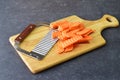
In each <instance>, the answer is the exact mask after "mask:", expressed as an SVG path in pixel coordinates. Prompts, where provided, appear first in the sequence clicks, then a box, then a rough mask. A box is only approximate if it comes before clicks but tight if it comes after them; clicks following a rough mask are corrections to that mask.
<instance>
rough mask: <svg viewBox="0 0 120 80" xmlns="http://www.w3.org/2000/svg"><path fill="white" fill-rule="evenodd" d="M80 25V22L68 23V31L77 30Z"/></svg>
mask: <svg viewBox="0 0 120 80" xmlns="http://www.w3.org/2000/svg"><path fill="white" fill-rule="evenodd" d="M80 24H81V23H80V22H70V23H69V29H70V30H74V29H77V28H79V26H80Z"/></svg>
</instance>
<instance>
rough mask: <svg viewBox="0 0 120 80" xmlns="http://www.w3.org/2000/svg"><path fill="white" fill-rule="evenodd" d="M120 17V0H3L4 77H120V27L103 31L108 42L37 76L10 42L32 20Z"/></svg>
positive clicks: (0, 79)
mask: <svg viewBox="0 0 120 80" xmlns="http://www.w3.org/2000/svg"><path fill="white" fill-rule="evenodd" d="M106 13H107V14H111V15H113V16H115V17H117V18H118V20H120V0H0V80H120V36H119V35H120V26H119V27H118V28H110V29H106V30H104V31H103V32H102V34H103V36H104V38H105V39H106V41H107V44H106V45H105V46H103V47H101V48H98V49H96V50H94V51H92V52H89V53H88V54H85V55H82V56H79V57H77V58H75V59H72V60H70V61H68V62H65V63H63V64H60V65H58V66H55V67H53V68H50V69H48V70H46V71H43V72H41V73H38V74H36V75H33V74H32V73H31V72H30V71H29V70H28V68H27V67H26V65H25V64H24V63H23V61H22V60H21V59H20V57H19V56H18V55H17V54H16V51H15V50H14V49H13V47H12V46H11V45H10V43H9V41H8V39H9V37H10V36H12V35H14V34H17V33H19V32H20V31H21V30H23V29H24V28H25V26H26V25H28V24H29V23H34V22H36V21H47V22H52V21H54V20H57V19H60V18H63V17H66V16H70V15H73V14H74V15H78V16H80V17H82V18H84V19H89V20H96V19H98V18H100V17H102V16H103V15H104V14H106Z"/></svg>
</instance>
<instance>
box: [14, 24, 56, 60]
mask: <svg viewBox="0 0 120 80" xmlns="http://www.w3.org/2000/svg"><path fill="white" fill-rule="evenodd" d="M40 25H41V26H49V25H46V24H43V23H42V24H39V26H40ZM36 27H37V25H35V24H30V25H28V26H27V27H26V28H25V29H24V30H23V31H22V32H21V33H20V34H19V35H18V36H17V38H16V39H15V48H16V49H17V50H18V51H20V52H22V53H25V54H27V55H29V56H32V57H34V58H36V59H43V58H44V57H45V56H46V55H47V53H48V52H49V50H50V49H51V48H52V47H53V45H54V44H55V43H56V42H57V40H58V39H52V37H51V34H52V32H53V31H54V30H53V29H50V31H49V32H48V33H47V35H46V36H45V37H44V38H43V39H42V40H41V41H40V42H39V43H38V44H37V45H36V46H35V48H34V49H33V50H32V51H31V52H28V51H26V50H24V49H22V48H20V47H19V45H20V43H21V42H22V41H24V39H25V38H26V37H27V36H28V35H29V34H30V33H31V32H32V31H33V30H34V29H35V28H36Z"/></svg>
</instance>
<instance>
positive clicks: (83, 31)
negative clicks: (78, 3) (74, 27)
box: [76, 28, 91, 35]
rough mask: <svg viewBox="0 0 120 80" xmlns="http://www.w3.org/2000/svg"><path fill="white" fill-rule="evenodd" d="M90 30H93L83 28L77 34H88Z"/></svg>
mask: <svg viewBox="0 0 120 80" xmlns="http://www.w3.org/2000/svg"><path fill="white" fill-rule="evenodd" d="M90 30H91V29H88V28H85V29H83V30H82V31H80V32H77V33H76V34H78V35H84V34H86V33H87V32H89V31H90Z"/></svg>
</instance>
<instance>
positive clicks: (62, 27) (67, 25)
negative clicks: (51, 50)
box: [58, 22, 69, 31]
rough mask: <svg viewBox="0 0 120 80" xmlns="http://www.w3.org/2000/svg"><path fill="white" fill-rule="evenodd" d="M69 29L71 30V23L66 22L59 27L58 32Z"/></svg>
mask: <svg viewBox="0 0 120 80" xmlns="http://www.w3.org/2000/svg"><path fill="white" fill-rule="evenodd" d="M68 28H69V22H64V23H63V24H60V25H59V27H58V30H59V31H63V30H65V29H68Z"/></svg>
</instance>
